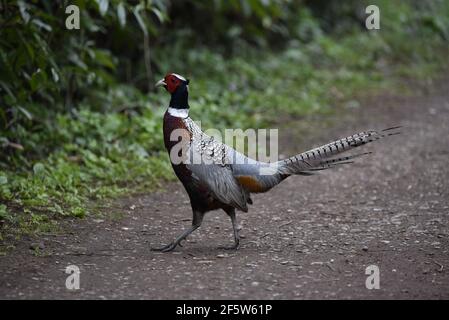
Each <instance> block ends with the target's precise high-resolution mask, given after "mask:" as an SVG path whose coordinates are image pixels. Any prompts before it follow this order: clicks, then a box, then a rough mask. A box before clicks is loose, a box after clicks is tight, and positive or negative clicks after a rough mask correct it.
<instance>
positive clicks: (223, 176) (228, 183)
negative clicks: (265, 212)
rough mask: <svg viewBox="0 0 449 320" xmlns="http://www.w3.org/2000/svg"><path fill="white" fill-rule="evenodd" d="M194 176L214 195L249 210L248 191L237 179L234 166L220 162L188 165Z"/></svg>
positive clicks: (218, 198)
mask: <svg viewBox="0 0 449 320" xmlns="http://www.w3.org/2000/svg"><path fill="white" fill-rule="evenodd" d="M187 167H188V169H189V170H190V171H191V172H192V175H193V178H194V179H196V180H197V181H198V182H200V183H201V184H204V185H206V186H207V187H208V189H209V190H210V192H211V193H212V195H213V197H214V198H215V199H217V200H219V201H221V202H223V203H225V204H228V205H230V206H233V207H235V208H238V209H240V210H242V211H245V212H246V211H248V206H247V204H246V203H247V192H246V191H245V190H243V188H242V186H241V185H240V184H239V183H238V182H237V180H236V179H235V177H234V175H233V172H232V167H231V166H229V165H225V166H222V165H220V164H191V165H187Z"/></svg>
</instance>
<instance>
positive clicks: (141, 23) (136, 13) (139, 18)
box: [133, 4, 148, 36]
mask: <svg viewBox="0 0 449 320" xmlns="http://www.w3.org/2000/svg"><path fill="white" fill-rule="evenodd" d="M142 8H143V7H142V4H139V5H137V6H136V7H135V8H134V10H133V13H134V16H135V17H136V20H137V23H138V24H139V26H140V29H141V30H142V32H143V34H144V35H145V36H148V30H147V26H146V25H145V22H144V21H143V19H142V16H141V15H140V10H142Z"/></svg>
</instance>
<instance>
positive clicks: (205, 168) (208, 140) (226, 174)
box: [184, 118, 248, 212]
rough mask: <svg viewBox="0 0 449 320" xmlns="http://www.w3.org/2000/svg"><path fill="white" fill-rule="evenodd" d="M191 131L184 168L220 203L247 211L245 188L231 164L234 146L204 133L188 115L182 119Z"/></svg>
mask: <svg viewBox="0 0 449 320" xmlns="http://www.w3.org/2000/svg"><path fill="white" fill-rule="evenodd" d="M184 121H185V124H186V127H187V128H188V130H189V131H190V132H191V134H192V139H191V143H190V147H189V150H188V154H189V161H188V163H186V166H187V168H188V169H189V170H190V171H191V172H192V177H193V178H194V179H195V180H197V182H198V183H201V184H204V185H206V186H207V187H208V189H209V191H210V192H211V193H212V195H213V196H214V197H215V198H216V199H217V200H219V201H221V202H222V203H225V204H228V205H231V206H233V207H235V208H238V209H240V210H242V211H245V212H246V211H248V206H247V202H248V192H246V191H245V190H244V189H243V187H242V186H241V184H240V183H239V182H238V181H237V180H236V178H235V177H234V173H233V167H232V165H231V163H232V162H231V158H230V157H232V156H233V153H234V152H233V149H232V148H230V147H228V146H226V145H225V144H223V143H221V142H219V141H216V140H215V139H214V137H210V136H208V135H206V134H205V133H203V132H202V131H201V129H200V128H199V127H198V126H197V125H196V124H195V123H194V122H193V121H192V120H191V119H190V118H186V119H184Z"/></svg>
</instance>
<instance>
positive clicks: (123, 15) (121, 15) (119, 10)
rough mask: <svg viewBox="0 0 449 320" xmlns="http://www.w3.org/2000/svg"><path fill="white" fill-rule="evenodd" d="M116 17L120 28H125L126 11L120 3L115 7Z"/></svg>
mask: <svg viewBox="0 0 449 320" xmlns="http://www.w3.org/2000/svg"><path fill="white" fill-rule="evenodd" d="M117 17H118V21H119V23H120V26H121V27H124V26H126V11H125V6H124V5H123V3H122V2H120V3H119V4H118V6H117Z"/></svg>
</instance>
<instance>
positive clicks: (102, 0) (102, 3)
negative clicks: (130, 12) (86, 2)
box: [97, 0, 109, 16]
mask: <svg viewBox="0 0 449 320" xmlns="http://www.w3.org/2000/svg"><path fill="white" fill-rule="evenodd" d="M97 3H98V7H99V8H100V14H101V15H102V16H104V15H105V14H106V12H107V11H108V7H109V0H97Z"/></svg>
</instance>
